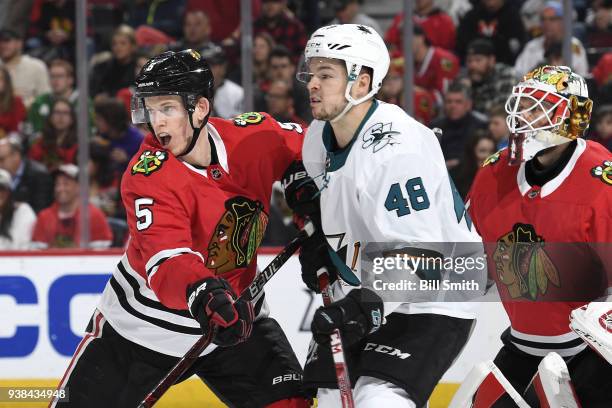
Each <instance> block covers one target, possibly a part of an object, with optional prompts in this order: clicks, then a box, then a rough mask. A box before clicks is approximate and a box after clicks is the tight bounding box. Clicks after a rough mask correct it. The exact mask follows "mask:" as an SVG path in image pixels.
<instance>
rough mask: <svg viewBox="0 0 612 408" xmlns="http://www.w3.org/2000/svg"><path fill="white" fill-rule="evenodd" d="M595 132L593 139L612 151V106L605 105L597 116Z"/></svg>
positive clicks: (598, 111)
mask: <svg viewBox="0 0 612 408" xmlns="http://www.w3.org/2000/svg"><path fill="white" fill-rule="evenodd" d="M594 122H595V123H594V125H595V126H593V127H594V130H595V132H593V134H592V135H591V138H592V139H593V140H595V141H596V142H599V143H601V144H602V145H604V146H606V148H607V149H608V150H610V151H612V105H604V106H602V107H601V108H599V109H598V110H597V112H596V114H595V121H594Z"/></svg>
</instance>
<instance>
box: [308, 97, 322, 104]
mask: <svg viewBox="0 0 612 408" xmlns="http://www.w3.org/2000/svg"><path fill="white" fill-rule="evenodd" d="M317 103H321V99H320V98H314V97H311V98H310V106H312V105H315V104H317Z"/></svg>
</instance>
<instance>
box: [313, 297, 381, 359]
mask: <svg viewBox="0 0 612 408" xmlns="http://www.w3.org/2000/svg"><path fill="white" fill-rule="evenodd" d="M383 316H384V306H383V301H382V299H381V298H380V297H379V296H378V295H377V294H376V293H375V292H373V291H371V290H370V289H366V288H361V289H353V290H351V291H350V292H349V293H348V295H346V297H345V298H344V299H341V300H338V301H337V302H333V303H332V304H331V305H329V306H323V307H320V308H318V309H317V311H316V312H315V314H314V317H313V318H312V324H311V326H310V329H311V330H312V335H313V337H314V340H315V341H316V342H317V343H319V344H328V343H329V341H330V340H329V336H330V334H332V332H333V331H334V329H340V333H341V334H342V341H343V342H344V345H345V346H347V347H348V346H350V345H352V344H355V343H357V342H358V341H359V340H361V339H363V338H364V337H365V336H367V335H368V334H370V333H373V332H375V331H376V330H378V329H379V328H380V325H381V324H382V319H383Z"/></svg>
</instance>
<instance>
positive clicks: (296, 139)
mask: <svg viewBox="0 0 612 408" xmlns="http://www.w3.org/2000/svg"><path fill="white" fill-rule="evenodd" d="M262 115H266V116H268V117H269V118H270V119H271V120H270V121H269V123H270V124H271V125H269V126H271V128H272V130H273V131H274V132H275V133H276V134H277V135H278V136H280V143H279V146H280V147H279V149H278V154H275V155H274V164H275V169H274V170H275V171H274V180H280V179H281V178H282V177H283V174H284V173H285V170H287V167H289V165H290V164H291V163H292V162H293V161H294V160H302V145H303V144H304V136H305V135H306V129H305V128H303V127H302V126H301V125H299V124H297V123H292V122H287V123H279V122H277V121H276V120H274V119H273V118H272V117H270V116H269V115H268V114H265V113H262Z"/></svg>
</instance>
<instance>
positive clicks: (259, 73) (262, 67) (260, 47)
mask: <svg viewBox="0 0 612 408" xmlns="http://www.w3.org/2000/svg"><path fill="white" fill-rule="evenodd" d="M275 46H276V44H275V42H274V38H272V36H271V35H270V34H268V33H266V32H261V33H259V34H257V35H256V36H255V39H254V40H253V74H254V75H255V78H254V81H253V83H254V84H255V85H257V86H261V84H263V83H264V82H265V81H266V80H267V79H268V68H269V64H268V63H269V60H270V53H271V52H272V50H273V49H274V47H275Z"/></svg>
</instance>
